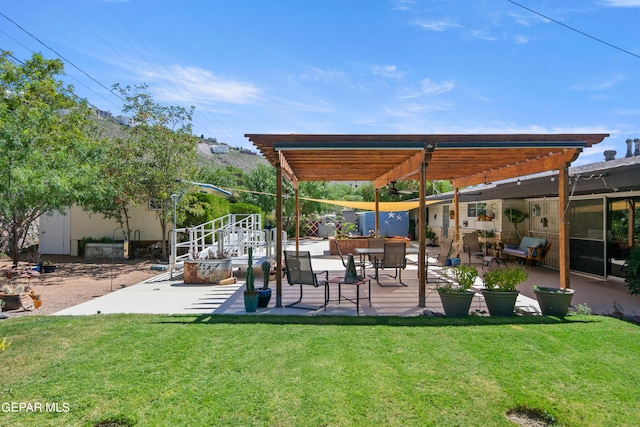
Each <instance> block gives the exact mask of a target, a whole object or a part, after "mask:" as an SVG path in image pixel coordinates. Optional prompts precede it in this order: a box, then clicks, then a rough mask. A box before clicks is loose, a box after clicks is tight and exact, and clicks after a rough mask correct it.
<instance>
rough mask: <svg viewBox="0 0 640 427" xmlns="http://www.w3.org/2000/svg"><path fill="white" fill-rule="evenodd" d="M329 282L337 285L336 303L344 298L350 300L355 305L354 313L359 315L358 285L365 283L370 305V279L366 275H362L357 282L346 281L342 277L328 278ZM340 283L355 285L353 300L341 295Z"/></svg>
mask: <svg viewBox="0 0 640 427" xmlns="http://www.w3.org/2000/svg"><path fill="white" fill-rule="evenodd" d="M329 284H337V285H338V299H337V301H338V304H340V301H341V300H343V299H344V300H346V301H351V302H352V303H354V304H355V305H356V315H357V316H360V286H361V285H365V284H366V285H367V286H368V287H369V289H368V291H369V292H368V293H367V299H368V300H369V307H371V279H370V278H368V277H364V278H362V279H360V280H359V281H357V282H353V283H347V282H345V281H344V278H342V277H334V278H332V279H329ZM342 285H347V286H355V287H356V298H355V300H354V299H353V298H348V297H343V296H342Z"/></svg>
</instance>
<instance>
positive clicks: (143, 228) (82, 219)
mask: <svg viewBox="0 0 640 427" xmlns="http://www.w3.org/2000/svg"><path fill="white" fill-rule="evenodd" d="M70 215H71V233H70V238H71V255H78V241H79V240H81V239H82V238H84V237H92V238H96V239H99V238H101V237H109V238H111V237H113V236H115V238H116V239H120V240H121V239H123V238H124V235H123V232H122V231H121V230H119V228H120V224H118V222H117V221H115V220H112V219H105V218H104V217H103V216H102V214H98V213H89V212H86V211H84V210H82V209H81V208H80V207H78V206H73V207H72V208H71V209H70ZM130 216H131V219H130V221H129V224H130V227H131V231H132V236H131V237H132V239H133V238H134V237H135V238H136V239H137V240H162V233H161V229H160V222H159V221H158V219H157V216H156V212H155V211H150V210H148V209H147V206H146V205H145V206H141V207H138V208H132V209H131V211H130ZM168 228H172V225H169V227H168Z"/></svg>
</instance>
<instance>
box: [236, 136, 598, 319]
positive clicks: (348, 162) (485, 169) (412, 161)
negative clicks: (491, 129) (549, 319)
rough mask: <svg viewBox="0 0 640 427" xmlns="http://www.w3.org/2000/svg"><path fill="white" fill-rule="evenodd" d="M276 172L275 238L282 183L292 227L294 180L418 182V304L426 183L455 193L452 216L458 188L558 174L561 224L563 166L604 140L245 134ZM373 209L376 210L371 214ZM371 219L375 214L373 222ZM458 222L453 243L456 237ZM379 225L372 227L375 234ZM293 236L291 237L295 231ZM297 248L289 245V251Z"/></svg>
mask: <svg viewBox="0 0 640 427" xmlns="http://www.w3.org/2000/svg"><path fill="white" fill-rule="evenodd" d="M245 136H246V137H247V138H249V140H250V141H251V142H253V144H254V145H255V146H256V147H257V148H258V150H260V152H261V153H262V154H263V155H264V157H265V158H266V159H267V160H268V161H269V162H270V163H271V165H273V166H274V167H275V168H276V173H277V183H276V184H277V185H276V187H277V199H276V223H277V230H278V235H282V189H283V181H282V179H283V177H285V178H286V179H287V180H288V181H289V182H290V183H291V185H292V187H293V188H294V192H295V199H296V227H298V226H299V216H298V211H299V209H298V206H299V204H298V200H299V193H298V188H299V187H298V184H299V182H301V181H321V182H326V181H372V182H373V186H374V188H375V190H376V203H378V195H379V190H380V189H381V188H383V187H385V186H386V185H388V184H389V183H391V182H392V181H401V180H407V179H416V180H418V182H419V183H420V192H419V200H420V206H419V215H418V227H417V229H418V230H419V231H418V245H419V255H418V281H419V295H418V305H419V306H420V307H424V306H425V299H426V238H425V230H426V227H425V226H424V225H426V209H425V206H426V204H425V197H426V181H427V180H448V181H451V183H452V184H453V187H454V212H455V218H459V207H458V189H459V188H461V187H465V186H469V185H476V184H483V183H489V182H495V181H499V180H503V179H508V178H515V177H518V176H524V175H530V174H533V173H538V172H544V171H551V170H557V171H558V194H559V203H558V211H559V212H558V213H559V218H564V216H565V212H566V208H567V205H568V201H569V177H568V168H569V165H570V164H571V162H573V161H574V160H576V159H577V158H578V155H579V154H580V152H582V150H583V149H584V148H586V147H591V146H592V145H595V144H598V143H599V142H601V141H602V140H603V139H604V138H606V137H608V136H609V135H608V134H482V135H417V134H410V135H313V134H281V135H278V134H246V135H245ZM376 210H377V209H376ZM377 217H378V215H377V214H376V220H377ZM459 227H460V226H459V222H458V221H457V220H456V223H455V233H454V237H455V239H459V233H460V228H459ZM377 229H378V224H377V223H376V230H377ZM296 234H298V233H296ZM559 244H560V248H559V249H560V287H563V288H564V287H566V288H569V287H570V283H569V251H568V247H569V224H568V222H567V221H566V220H564V221H562V220H561V221H560V227H559ZM297 248H298V242H297V241H296V249H297ZM282 250H283V248H282V239H278V243H277V247H276V269H277V271H278V272H281V271H282ZM276 306H277V307H281V306H282V274H276Z"/></svg>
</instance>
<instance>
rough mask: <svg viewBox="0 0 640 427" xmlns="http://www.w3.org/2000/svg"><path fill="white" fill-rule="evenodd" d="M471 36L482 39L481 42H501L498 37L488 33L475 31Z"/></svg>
mask: <svg viewBox="0 0 640 427" xmlns="http://www.w3.org/2000/svg"><path fill="white" fill-rule="evenodd" d="M469 34H470V35H471V37H475V38H476V39H480V40H486V41H490V42H495V41H497V40H499V39H498V37H496V36H492V35H490V34H487V33H486V32H484V31H481V30H473V31H471V32H470V33H469Z"/></svg>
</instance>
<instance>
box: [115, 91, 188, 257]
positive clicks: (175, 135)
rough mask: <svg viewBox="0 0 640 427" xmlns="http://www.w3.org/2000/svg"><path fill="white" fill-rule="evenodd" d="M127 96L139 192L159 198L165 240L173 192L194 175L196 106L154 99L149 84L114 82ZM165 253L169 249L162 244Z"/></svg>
mask: <svg viewBox="0 0 640 427" xmlns="http://www.w3.org/2000/svg"><path fill="white" fill-rule="evenodd" d="M114 89H115V90H117V91H118V92H119V93H120V94H121V95H122V96H123V97H124V99H125V104H124V107H123V111H124V112H125V113H126V114H131V115H132V116H133V121H134V125H133V126H132V127H131V129H130V132H129V134H130V135H129V138H130V139H129V141H128V143H129V144H130V146H131V148H132V150H133V153H135V155H134V160H133V162H134V163H133V170H134V171H136V173H137V175H136V176H135V183H136V186H137V188H138V194H140V195H142V196H144V197H145V198H147V199H152V200H156V203H157V204H158V205H159V206H163V207H164V208H163V209H158V210H157V211H156V213H157V218H158V221H159V223H160V228H161V231H162V236H163V240H164V239H165V238H166V236H167V226H168V224H170V223H171V221H172V219H173V213H174V212H173V209H171V208H170V207H171V201H170V198H171V195H172V194H179V193H180V192H181V191H182V190H183V189H184V187H185V185H184V184H182V183H181V182H180V181H181V180H189V179H190V178H191V177H192V176H193V175H194V174H195V163H196V162H195V160H196V148H197V138H196V137H195V136H194V135H192V133H191V119H192V115H193V111H194V107H190V108H189V109H186V108H183V107H179V106H164V105H160V104H159V103H157V102H155V101H154V99H153V97H152V96H151V95H150V94H149V92H148V91H147V86H146V85H142V86H136V87H130V86H126V87H122V86H120V85H117V84H116V85H114ZM162 256H163V257H166V256H167V248H166V246H165V245H163V247H162Z"/></svg>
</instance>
